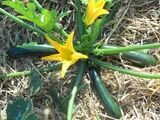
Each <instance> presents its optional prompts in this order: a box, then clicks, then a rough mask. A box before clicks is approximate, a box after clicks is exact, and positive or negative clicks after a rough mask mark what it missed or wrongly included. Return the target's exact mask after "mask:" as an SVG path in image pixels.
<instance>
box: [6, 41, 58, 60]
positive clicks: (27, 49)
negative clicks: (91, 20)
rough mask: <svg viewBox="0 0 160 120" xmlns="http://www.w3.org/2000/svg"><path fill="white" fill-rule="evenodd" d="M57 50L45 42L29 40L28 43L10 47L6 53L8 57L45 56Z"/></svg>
mask: <svg viewBox="0 0 160 120" xmlns="http://www.w3.org/2000/svg"><path fill="white" fill-rule="evenodd" d="M56 52H57V51H56V50H55V49H54V48H53V47H52V46H51V45H47V44H37V43H36V42H31V43H28V44H26V43H25V44H23V45H21V46H20V45H18V46H16V47H13V48H10V49H9V50H8V51H7V54H8V55H9V56H10V57H23V56H30V55H33V56H46V55H50V54H54V53H56Z"/></svg>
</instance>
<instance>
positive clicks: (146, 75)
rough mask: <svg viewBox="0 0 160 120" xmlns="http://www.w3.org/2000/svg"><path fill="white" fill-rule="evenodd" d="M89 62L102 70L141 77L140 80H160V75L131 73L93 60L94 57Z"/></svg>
mask: <svg viewBox="0 0 160 120" xmlns="http://www.w3.org/2000/svg"><path fill="white" fill-rule="evenodd" d="M90 60H92V62H93V63H94V64H97V65H99V66H102V67H104V68H107V69H110V70H113V71H118V72H121V73H124V74H128V75H132V76H136V77H141V78H149V79H160V74H149V73H142V72H138V71H133V70H127V69H124V68H120V67H118V66H115V65H112V64H109V63H106V62H102V61H101V60H98V59H97V58H94V57H90Z"/></svg>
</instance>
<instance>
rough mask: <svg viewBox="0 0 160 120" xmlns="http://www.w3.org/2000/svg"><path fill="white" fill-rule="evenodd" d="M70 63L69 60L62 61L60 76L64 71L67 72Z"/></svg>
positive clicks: (63, 74)
mask: <svg viewBox="0 0 160 120" xmlns="http://www.w3.org/2000/svg"><path fill="white" fill-rule="evenodd" d="M71 65H72V63H71V62H70V61H64V62H63V65H62V71H61V75H62V78H64V76H65V74H66V72H67V69H68V68H69V67H70V66H71Z"/></svg>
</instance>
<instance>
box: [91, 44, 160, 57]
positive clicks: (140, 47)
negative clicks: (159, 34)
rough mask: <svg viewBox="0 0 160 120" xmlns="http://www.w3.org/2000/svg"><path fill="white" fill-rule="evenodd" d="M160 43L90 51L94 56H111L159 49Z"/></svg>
mask: <svg viewBox="0 0 160 120" xmlns="http://www.w3.org/2000/svg"><path fill="white" fill-rule="evenodd" d="M159 47H160V43H154V44H146V45H135V46H127V47H119V48H110V49H98V48H96V49H94V50H93V51H92V53H93V54H95V55H113V54H118V53H123V52H129V51H138V50H143V49H154V48H159Z"/></svg>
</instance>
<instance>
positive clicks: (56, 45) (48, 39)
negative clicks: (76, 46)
mask: <svg viewBox="0 0 160 120" xmlns="http://www.w3.org/2000/svg"><path fill="white" fill-rule="evenodd" d="M45 38H46V39H47V41H48V42H49V43H50V44H51V45H52V46H53V47H55V49H56V50H58V52H60V51H61V50H62V49H63V48H64V47H63V45H61V44H59V43H58V42H56V41H54V40H52V39H51V38H50V37H49V36H48V35H45Z"/></svg>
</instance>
